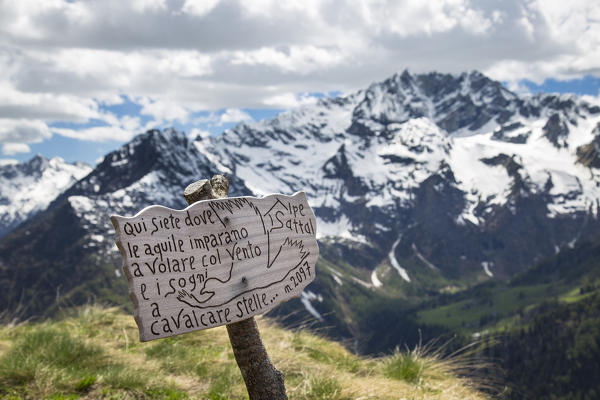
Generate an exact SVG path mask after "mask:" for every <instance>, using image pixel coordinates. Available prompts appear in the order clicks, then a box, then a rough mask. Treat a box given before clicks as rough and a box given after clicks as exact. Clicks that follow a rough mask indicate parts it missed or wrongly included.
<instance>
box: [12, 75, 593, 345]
mask: <svg viewBox="0 0 600 400" xmlns="http://www.w3.org/2000/svg"><path fill="white" fill-rule="evenodd" d="M599 123H600V108H599V107H597V106H595V105H593V104H590V103H587V102H585V101H583V100H581V99H579V98H577V97H575V96H565V95H546V94H545V95H536V96H531V97H519V96H518V95H516V94H514V93H512V92H510V91H508V90H507V89H505V88H504V87H503V86H502V85H501V84H500V83H498V82H494V81H492V80H490V79H489V78H487V77H485V76H484V75H482V74H480V73H478V72H470V73H464V74H460V75H448V74H439V73H430V74H423V75H412V74H410V73H408V72H406V71H405V72H403V73H400V74H396V75H394V76H392V77H390V78H389V79H387V80H385V81H382V82H379V83H374V84H373V85H371V86H370V87H369V88H366V89H364V90H361V91H358V92H356V93H353V94H350V95H348V96H344V97H338V98H331V99H322V100H320V101H319V102H318V103H317V104H315V105H310V106H304V107H300V108H298V109H295V110H292V111H288V112H285V113H282V114H280V115H279V116H277V117H276V118H274V119H271V120H266V121H259V122H252V123H243V124H240V125H238V126H237V127H235V128H233V129H231V130H228V131H226V132H225V133H224V134H223V135H221V136H219V137H217V138H205V139H196V140H192V139H190V138H189V137H187V136H186V135H185V134H184V133H182V132H177V131H175V130H172V129H167V130H164V131H162V132H161V131H157V130H153V131H149V132H146V133H144V134H141V135H139V136H137V137H136V138H134V139H133V140H132V141H131V142H130V143H128V144H126V145H124V146H122V147H121V148H120V149H118V150H117V151H114V152H111V153H109V154H107V155H106V156H105V158H104V160H103V161H102V162H101V163H100V164H98V165H97V166H96V167H95V168H94V170H93V171H92V172H90V173H89V174H87V175H86V176H85V177H83V178H82V179H80V180H79V181H77V183H75V184H74V185H73V186H71V187H70V188H69V189H68V190H66V191H64V192H62V194H60V195H58V196H57V197H56V198H55V200H54V201H53V203H52V204H51V205H50V206H49V208H48V210H46V211H45V212H44V213H43V214H40V216H39V218H36V220H32V221H31V223H30V224H29V225H27V226H24V227H23V228H21V229H18V230H16V231H14V234H13V235H11V236H10V237H7V238H5V239H4V240H2V241H0V254H1V256H0V285H1V287H3V288H10V290H4V296H5V297H6V296H8V297H6V299H7V300H6V301H7V304H9V305H11V307H12V303H11V302H10V299H12V298H14V299H25V300H23V302H27V301H28V300H26V299H28V298H33V296H34V289H35V290H37V292H39V291H40V288H41V287H43V288H44V290H43V291H45V293H46V292H47V293H46V295H45V297H44V298H43V300H41V299H40V300H39V302H38V303H36V305H35V306H31V307H30V308H29V311H28V313H29V314H35V313H39V312H40V311H41V310H42V309H43V307H44V306H45V305H46V304H47V303H48V302H52V301H53V300H52V299H53V298H55V297H57V296H56V287H60V288H61V295H62V296H63V297H64V298H67V299H68V301H69V302H70V303H80V302H82V301H85V298H86V296H89V294H90V293H92V294H93V295H95V296H97V297H100V298H102V297H103V296H106V291H103V288H106V287H112V288H117V289H118V288H122V287H123V286H122V285H121V286H119V285H120V283H123V282H122V281H123V280H124V278H123V277H122V276H120V275H121V273H120V265H121V262H120V256H119V254H118V252H117V251H116V248H115V246H114V233H113V231H112V227H111V226H110V223H109V220H108V216H109V215H110V214H121V215H133V214H135V213H137V212H138V211H139V210H140V209H142V208H144V207H146V206H148V205H151V204H162V205H165V206H168V207H172V208H183V207H184V206H185V202H184V200H183V197H181V192H182V191H183V188H184V187H185V186H186V185H187V184H189V183H191V182H192V181H194V180H197V179H200V178H205V177H210V176H212V175H213V174H215V173H225V174H227V175H229V176H230V177H231V178H232V183H231V189H232V190H231V192H230V195H231V196H235V195H247V194H254V195H258V196H260V195H266V194H270V193H277V192H279V193H293V192H295V191H298V190H303V191H305V192H306V193H307V195H308V198H309V202H310V204H311V206H312V207H313V208H314V210H315V213H316V215H317V218H318V226H317V232H318V235H319V238H320V239H321V246H322V248H323V251H322V252H321V254H322V255H323V260H322V262H321V264H320V268H321V269H320V275H318V277H317V281H316V282H315V283H314V284H312V285H311V287H310V288H309V289H310V290H309V291H310V293H309V292H307V293H306V296H303V297H302V299H301V300H299V301H298V303H296V306H297V307H300V308H301V309H305V310H306V312H307V313H310V314H312V315H313V316H314V317H315V318H316V319H317V320H320V321H323V324H324V325H327V324H329V325H336V326H342V325H345V324H347V325H348V326H343V327H342V328H340V329H341V330H342V331H343V335H345V336H353V337H358V336H360V335H359V333H360V332H359V333H357V332H358V331H360V329H363V330H364V329H365V328H364V327H362V328H361V327H358V326H357V325H356V326H352V325H353V323H352V322H349V321H352V320H353V319H356V318H354V317H355V316H354V317H351V314H352V313H353V312H354V310H352V307H351V306H350V304H356V303H355V301H356V300H353V299H357V298H361V299H369V298H377V299H380V298H381V301H385V299H390V298H393V299H402V300H403V301H404V302H405V303H411V302H413V303H414V302H418V301H420V300H421V299H425V298H431V297H434V296H436V295H438V294H439V293H441V292H444V291H447V290H460V289H463V288H465V287H468V286H471V285H473V284H476V283H477V282H481V281H485V280H488V279H507V278H509V277H511V276H513V275H514V274H515V273H517V272H519V271H522V270H523V269H525V268H527V267H529V266H531V265H532V264H533V263H535V262H536V261H537V260H539V259H541V258H543V257H547V256H549V255H552V254H554V253H555V252H558V251H560V249H561V248H562V247H564V246H572V245H573V244H574V243H575V242H576V241H577V240H578V238H580V237H587V236H589V235H591V234H594V233H598V232H600V224H599V222H598V199H600V191H599V190H600V189H598V184H599V180H598V170H597V166H598V165H600V161H599V160H597V158H598V151H599V150H598V149H599V148H598V143H600V139H598V135H599V134H600V128H598V124H599ZM64 220H68V221H69V224H72V226H69V227H63V228H64V229H63V231H64V233H65V235H66V236H65V237H68V238H69V239H68V240H69V243H68V246H65V244H64V243H62V242H61V238H60V237H56V238H53V239H55V240H56V243H55V246H56V247H58V248H60V247H61V246H63V247H66V248H67V250H65V251H63V252H62V254H61V253H60V252H57V251H49V250H48V249H46V246H47V245H46V243H45V242H44V240H45V239H44V238H48V237H51V236H52V235H53V232H54V228H53V226H54V225H55V224H57V223H59V221H64ZM61 224H64V223H61ZM27 232H30V233H31V232H33V234H30V233H27ZM69 232H71V233H73V232H77V235H75V234H68V233H69ZM67 234H68V235H67ZM55 236H60V235H55ZM523 238H527V240H524V239H523ZM65 240H66V239H65ZM61 243H62V244H61ZM31 254H37V255H43V257H39V256H38V258H45V261H39V262H38V261H36V259H35V258H32V256H31ZM25 260H27V262H25ZM49 262H51V263H52V265H54V266H55V267H54V268H56V271H55V270H53V269H52V268H49V265H48V263H49ZM15 266H17V267H15ZM70 269H75V270H77V271H78V272H77V274H73V276H69V277H68V278H65V274H68V271H69V270H70ZM39 270H44V271H45V272H44V274H42V277H41V278H40V274H39V273H38V272H36V271H39ZM89 274H95V275H94V276H96V278H98V277H100V278H98V279H96V280H94V281H91V280H90V281H89V282H88V283H89V284H88V285H87V286H85V288H82V287H81V281H82V280H84V281H85V279H86V276H88V275H89ZM42 278H43V279H42ZM92 282H93V284H92ZM115 282H117V283H118V284H117V283H115ZM119 282H120V283H119ZM103 285H104V286H103ZM84 289H85V290H84ZM115 290H116V289H115ZM118 290H121V289H118ZM125 294H126V292H124V293H123V294H122V295H123V297H122V299H123V298H124V297H125ZM378 296H379V297H378ZM112 300H114V301H116V300H115V299H112ZM19 301H21V300H19ZM36 301H37V300H36ZM378 301H379V300H378ZM296 306H292V307H296ZM9 308H10V307H9ZM286 311H289V310H288V309H287V308H286ZM328 315H329V317H328ZM332 315H333V317H332ZM323 316H325V317H323ZM332 318H333V319H332Z"/></svg>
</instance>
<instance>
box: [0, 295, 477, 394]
mask: <svg viewBox="0 0 600 400" xmlns="http://www.w3.org/2000/svg"><path fill="white" fill-rule="evenodd" d="M258 324H259V327H260V331H261V335H262V337H263V341H264V343H265V346H266V348H267V350H268V352H269V355H270V357H271V358H272V360H273V362H274V364H275V365H276V366H277V367H278V368H279V369H280V370H282V371H283V372H284V373H285V375H286V387H287V391H288V396H289V397H290V399H307V400H308V399H311V400H317V399H332V400H336V399H339V400H341V399H407V400H408V399H461V400H469V399H473V400H476V399H483V398H485V396H484V395H482V394H481V393H479V392H478V391H477V390H476V389H475V388H474V384H473V382H471V381H469V380H468V379H466V378H459V377H457V373H458V372H461V368H465V367H468V362H464V363H462V362H461V361H460V360H458V361H457V360H456V359H452V358H450V359H440V358H438V357H436V356H435V355H427V354H423V352H422V351H420V350H421V349H415V350H413V351H406V352H396V353H395V354H393V355H391V356H388V357H384V358H376V359H367V358H360V357H358V356H355V355H353V354H351V353H350V352H348V351H347V350H346V349H345V348H344V347H343V346H341V345H340V344H338V343H335V342H331V341H328V340H325V339H323V338H320V337H318V336H316V335H314V334H312V333H309V332H307V331H303V330H296V331H290V330H285V329H282V328H279V327H277V326H276V325H275V324H273V323H272V322H270V321H269V320H267V319H264V318H259V319H258ZM137 335H138V332H137V327H136V325H135V323H134V321H133V318H132V317H131V316H130V315H127V314H124V313H123V312H121V311H120V310H118V309H116V308H108V309H107V308H102V307H97V306H88V307H85V308H81V309H78V310H77V311H76V312H75V313H74V314H73V315H72V316H69V317H65V318H63V319H60V320H57V321H49V322H40V323H22V324H18V325H5V326H3V327H1V328H0V397H2V398H7V399H20V398H24V399H42V398H46V399H78V398H82V399H245V398H247V394H246V391H245V387H244V383H243V380H242V377H241V374H240V372H239V370H238V368H237V365H236V363H235V360H234V358H233V353H232V351H231V348H230V345H229V342H228V337H227V332H226V330H225V328H224V327H220V328H215V329H210V330H205V331H199V332H194V333H190V334H185V335H181V336H177V337H172V338H168V339H162V340H156V341H153V342H148V343H141V342H140V341H139V340H138V336H137Z"/></svg>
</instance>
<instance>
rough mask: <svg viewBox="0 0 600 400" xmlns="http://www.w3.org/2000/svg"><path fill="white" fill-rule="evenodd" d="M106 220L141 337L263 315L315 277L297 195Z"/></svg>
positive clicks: (310, 230) (302, 200) (310, 217)
mask: <svg viewBox="0 0 600 400" xmlns="http://www.w3.org/2000/svg"><path fill="white" fill-rule="evenodd" d="M110 219H111V222H112V223H113V225H114V227H115V231H116V242H117V246H118V248H119V251H120V252H121V256H122V257H123V271H124V272H125V275H126V276H127V280H128V283H129V290H130V297H131V299H132V300H133V303H134V306H135V312H134V316H135V320H136V322H137V325H138V328H139V331H140V340H141V341H148V340H153V339H158V338H161V337H167V336H172V335H178V334H180V333H185V332H190V331H194V330H200V329H206V328H212V327H215V326H219V325H224V324H231V323H233V322H236V321H240V320H244V319H247V318H250V317H252V316H254V315H257V314H261V313H264V312H267V311H269V310H271V309H272V308H274V307H275V306H276V305H277V304H279V303H281V302H283V301H286V300H288V299H290V298H293V297H298V296H300V294H301V293H302V289H303V288H304V287H305V286H306V285H308V284H309V283H310V282H312V281H313V280H314V277H315V264H316V262H317V258H318V255H319V248H318V246H317V241H316V220H315V216H314V214H313V212H312V210H311V208H310V206H309V205H308V202H307V200H306V195H305V194H304V193H303V192H299V193H296V194H294V195H293V196H285V195H280V194H276V195H271V196H267V197H264V198H254V197H232V198H225V199H215V200H205V201H200V202H197V203H194V204H193V205H191V206H189V207H188V208H186V209H185V210H173V209H170V208H167V207H163V206H157V205H154V206H150V207H147V208H145V209H143V210H142V211H140V212H139V213H138V214H137V215H135V216H134V217H122V216H118V215H113V216H111V217H110Z"/></svg>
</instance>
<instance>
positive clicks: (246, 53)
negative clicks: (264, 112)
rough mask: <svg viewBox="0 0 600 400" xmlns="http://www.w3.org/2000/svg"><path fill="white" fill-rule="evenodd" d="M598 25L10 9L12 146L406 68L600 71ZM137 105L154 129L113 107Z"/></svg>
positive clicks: (7, 77)
mask: <svg viewBox="0 0 600 400" xmlns="http://www.w3.org/2000/svg"><path fill="white" fill-rule="evenodd" d="M599 21H600V3H599V2H597V1H586V0H573V1H570V2H566V1H564V0H506V1H502V2H493V1H483V2H482V1H474V0H429V1H422V0H400V1H398V0H376V1H369V0H339V1H335V2H334V1H331V0H295V1H294V0H290V1H278V0H252V1H246V0H228V1H218V0H178V1H171V0H169V1H167V0H133V1H129V2H127V1H121V0H89V1H86V2H79V1H76V2H70V1H64V0H43V1H42V0H19V1H16V0H14V1H0V70H1V71H3V73H2V76H0V120H2V121H3V122H2V123H1V124H2V125H0V143H7V142H6V141H5V140H4V139H3V138H5V137H8V136H7V135H9V134H8V133H6V132H7V130H6V129H5V128H6V126H8V125H10V126H21V127H24V126H30V127H31V125H32V124H33V125H36V126H37V127H38V128H39V129H37V130H36V131H35V132H38V133H37V134H34V135H31V133H29V134H28V133H26V132H25V131H22V130H18V129H17V130H12V132H13V133H12V134H11V135H13V136H14V135H15V134H17V133H18V134H20V133H23V134H24V135H29V136H28V137H30V138H31V137H35V139H34V140H43V139H44V138H47V137H49V136H50V131H49V130H48V129H47V128H48V127H47V124H50V123H51V122H54V121H69V122H78V123H84V124H85V123H86V122H87V121H95V122H96V121H103V122H104V123H105V124H108V125H109V127H102V128H85V130H83V131H81V133H77V132H76V130H74V129H71V130H68V129H67V130H64V129H63V130H61V131H58V130H54V131H56V132H57V133H60V134H64V135H69V136H71V137H78V138H93V140H106V138H112V137H120V138H121V139H122V138H124V137H126V136H120V135H121V134H122V133H123V132H125V131H130V130H131V131H136V132H137V131H139V129H143V128H146V127H148V126H153V125H154V126H156V125H160V124H168V123H173V122H182V123H185V122H190V120H192V118H191V117H190V115H191V114H193V113H195V112H199V111H208V112H212V114H211V115H210V118H212V120H211V121H210V122H209V123H212V124H215V125H219V124H223V123H225V122H226V121H231V122H234V121H235V122H239V121H244V120H247V117H245V116H243V115H242V114H239V113H238V114H237V115H235V114H234V113H233V111H231V112H230V111H229V109H231V110H238V111H239V110H240V109H244V108H260V107H265V106H267V107H277V108H290V107H295V106H297V105H301V104H308V103H312V102H314V101H316V99H315V98H314V97H312V96H307V95H301V94H300V95H299V93H306V92H328V91H331V90H338V91H341V92H348V91H351V90H354V89H357V88H362V87H365V86H366V85H368V84H369V83H371V82H373V81H377V80H381V79H385V78H386V77H387V76H388V75H390V74H392V73H394V72H397V71H399V70H402V69H404V68H409V69H410V70H411V71H414V72H424V71H430V70H440V71H443V72H461V71H464V70H471V69H478V70H481V71H483V72H484V73H487V74H488V75H490V76H491V77H492V78H494V79H499V80H503V81H509V82H517V81H519V80H521V79H524V78H527V79H531V80H533V81H535V82H538V83H541V82H542V81H543V80H544V79H546V78H549V77H553V78H558V79H567V78H577V77H582V76H584V75H588V74H592V75H600V52H599V51H598V49H599V48H600V22H599ZM124 98H126V99H129V100H131V101H133V102H135V103H138V104H139V105H140V106H141V108H142V111H141V113H142V114H143V115H144V116H150V117H151V118H153V121H151V122H150V123H148V124H146V125H144V126H141V122H140V119H139V118H138V119H136V116H131V117H129V119H127V118H124V117H121V116H117V115H114V114H112V113H109V112H106V111H102V108H103V107H104V106H110V105H117V104H122V103H123V99H124ZM221 109H228V110H227V111H226V112H225V113H224V114H223V115H220V114H219V113H218V112H217V111H216V110H221ZM7 121H12V122H10V124H9V123H8V122H7ZM24 121H28V122H24ZM27 124H29V125H27ZM84 126H85V125H84ZM43 127H45V128H43ZM23 129H24V128H23ZM44 129H45V130H44ZM15 132H17V133H15ZM42 132H45V133H42ZM11 140H13V139H11ZM11 143H31V141H30V139H23V140H17V139H14V141H13V142H11Z"/></svg>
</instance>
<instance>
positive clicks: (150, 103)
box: [136, 97, 189, 122]
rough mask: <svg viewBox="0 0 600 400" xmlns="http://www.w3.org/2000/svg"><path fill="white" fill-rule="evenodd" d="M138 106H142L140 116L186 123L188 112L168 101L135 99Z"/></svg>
mask: <svg viewBox="0 0 600 400" xmlns="http://www.w3.org/2000/svg"><path fill="white" fill-rule="evenodd" d="M136 100H137V101H136V102H137V103H138V104H141V105H142V109H141V110H140V114H142V115H150V116H153V117H154V118H155V119H157V120H160V121H171V122H172V121H176V120H177V121H181V122H186V121H187V119H188V116H189V112H188V111H187V110H186V109H185V107H182V106H181V105H179V104H177V103H176V102H173V101H169V100H166V101H164V100H152V99H150V98H148V97H140V98H138V99H136Z"/></svg>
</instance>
